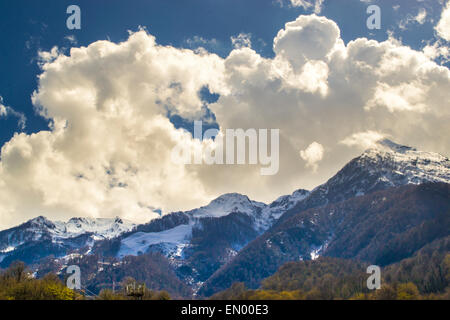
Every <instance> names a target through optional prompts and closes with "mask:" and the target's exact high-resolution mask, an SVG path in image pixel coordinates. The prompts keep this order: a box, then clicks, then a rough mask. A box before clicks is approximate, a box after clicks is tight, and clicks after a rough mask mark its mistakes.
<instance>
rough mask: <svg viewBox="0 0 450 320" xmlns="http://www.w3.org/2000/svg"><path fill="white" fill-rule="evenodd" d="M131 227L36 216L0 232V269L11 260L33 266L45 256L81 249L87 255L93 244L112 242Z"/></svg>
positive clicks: (126, 223)
mask: <svg viewBox="0 0 450 320" xmlns="http://www.w3.org/2000/svg"><path fill="white" fill-rule="evenodd" d="M134 227H135V224H134V223H131V222H129V221H124V220H122V219H120V218H118V217H117V218H113V219H107V218H99V219H92V218H72V219H70V220H69V221H67V222H61V221H55V222H53V221H50V220H48V219H46V218H45V217H42V216H40V217H37V218H34V219H31V220H29V221H27V222H25V223H23V224H21V225H19V226H17V227H14V228H11V229H8V230H4V231H1V232H0V265H3V266H7V265H9V263H11V262H12V261H14V260H22V261H24V262H26V263H35V262H37V261H38V260H39V259H41V258H43V257H46V256H49V255H54V256H56V257H59V256H64V255H66V254H68V253H70V252H71V251H73V250H76V249H82V248H84V250H85V252H89V250H90V248H91V247H92V245H93V244H94V242H95V241H98V240H101V239H111V238H115V237H117V236H119V235H120V234H122V233H124V232H126V231H129V230H131V229H133V228H134Z"/></svg>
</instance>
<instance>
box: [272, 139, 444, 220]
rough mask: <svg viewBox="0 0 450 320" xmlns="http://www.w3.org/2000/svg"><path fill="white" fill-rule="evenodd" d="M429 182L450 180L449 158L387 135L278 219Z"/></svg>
mask: <svg viewBox="0 0 450 320" xmlns="http://www.w3.org/2000/svg"><path fill="white" fill-rule="evenodd" d="M426 182H445V183H450V160H449V159H448V158H447V157H444V156H442V155H440V154H438V153H433V152H425V151H418V150H417V149H415V148H412V147H408V146H402V145H399V144H396V143H394V142H392V141H390V140H388V139H385V140H382V141H380V142H378V144H377V146H376V147H375V148H371V149H368V150H366V151H365V152H364V153H363V154H362V155H361V156H359V157H357V158H355V159H353V160H351V161H350V162H349V163H348V164H346V165H345V166H344V167H343V168H342V169H341V170H340V171H339V172H338V173H337V174H336V175H335V176H333V177H332V178H331V179H329V180H328V181H327V182H326V183H324V184H322V185H320V186H318V187H317V188H315V189H314V190H313V191H312V192H311V194H310V195H309V196H308V197H307V198H305V199H304V201H301V202H299V203H298V204H297V205H295V206H293V207H292V209H290V210H287V211H286V213H284V214H283V216H282V218H281V219H280V221H279V222H281V221H282V220H284V219H287V218H288V217H290V216H291V215H292V214H296V213H298V212H300V211H303V210H306V209H309V208H314V207H318V206H322V205H326V204H328V203H333V202H339V201H342V200H345V199H349V198H352V197H356V196H361V195H364V194H368V193H370V192H373V191H378V190H385V189H388V188H391V187H398V186H403V185H406V184H421V183H426Z"/></svg>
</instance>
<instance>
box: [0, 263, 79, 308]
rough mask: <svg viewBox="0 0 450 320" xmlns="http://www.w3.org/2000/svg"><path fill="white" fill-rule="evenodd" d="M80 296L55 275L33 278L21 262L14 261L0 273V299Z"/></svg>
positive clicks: (69, 297)
mask: <svg viewBox="0 0 450 320" xmlns="http://www.w3.org/2000/svg"><path fill="white" fill-rule="evenodd" d="M81 298H82V296H81V295H80V294H78V293H76V292H75V291H73V290H71V289H69V288H67V287H66V286H65V285H64V284H63V283H62V282H61V281H60V280H59V278H58V277H57V276H56V275H52V274H48V275H46V276H44V277H43V278H42V279H34V278H33V277H32V275H31V273H30V271H29V270H28V269H27V267H26V266H25V264H24V263H23V262H14V263H13V264H12V265H11V266H10V267H9V268H8V269H6V270H5V271H3V272H2V273H1V274H0V300H75V299H81Z"/></svg>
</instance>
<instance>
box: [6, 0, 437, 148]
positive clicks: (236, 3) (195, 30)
mask: <svg viewBox="0 0 450 320" xmlns="http://www.w3.org/2000/svg"><path fill="white" fill-rule="evenodd" d="M371 3H373V4H377V5H379V6H380V8H381V10H382V28H381V30H372V31H371V30H368V29H367V28H366V19H367V17H368V15H367V14H366V13H365V9H366V8H367V6H368V5H369V4H368V3H365V2H362V1H360V0H339V1H331V0H328V1H325V2H324V4H323V8H322V11H321V13H320V15H324V16H326V17H328V18H330V19H332V20H334V21H335V22H337V24H338V25H339V27H340V29H341V33H342V34H341V36H342V39H343V40H344V41H345V42H348V41H350V40H353V39H356V38H358V37H368V38H373V39H376V40H379V41H382V40H385V39H386V38H387V37H388V31H393V32H394V35H395V37H397V38H400V39H402V41H403V42H404V43H405V44H407V45H409V46H410V47H412V48H414V49H420V48H422V47H423V46H424V45H425V43H424V40H432V39H434V30H433V26H434V25H435V23H436V21H437V20H438V19H439V16H440V14H441V11H442V4H440V3H439V1H428V2H422V1H413V0H397V1H395V0H394V1H392V0H384V1H381V0H380V1H372V2H371ZM71 4H77V5H79V6H80V8H81V12H82V28H81V30H75V31H71V30H68V29H67V28H66V19H67V17H68V15H67V14H66V8H67V7H68V6H69V5H71ZM396 5H400V7H399V8H398V9H397V10H394V7H395V6H396ZM420 8H426V10H427V19H426V22H425V23H423V24H418V23H414V22H411V23H410V24H409V25H407V28H406V29H405V30H402V29H400V28H399V24H400V22H401V21H402V20H405V19H407V17H408V16H415V15H417V13H418V11H419V9H420ZM311 11H312V10H311V9H310V10H305V9H304V8H302V7H293V6H292V5H290V4H289V2H288V0H284V1H283V2H279V1H275V0H245V1H244V0H191V1H185V0H170V1H167V0H131V1H124V0H94V1H92V0H85V1H79V0H78V1H75V0H71V1H66V0H58V1H52V0H33V1H28V0H14V1H2V2H1V3H0V13H1V15H2V19H0V39H1V43H2V47H3V48H4V50H1V51H0V70H1V74H2V77H0V96H1V97H3V103H4V104H5V105H8V106H11V107H12V108H13V109H14V110H16V111H17V112H21V113H23V114H24V115H25V117H26V119H27V122H26V127H25V129H24V131H25V132H26V133H32V132H38V131H40V130H45V129H47V128H48V124H47V121H46V120H45V119H43V118H42V117H39V116H36V115H35V112H34V110H33V106H32V104H31V100H30V96H31V94H32V92H33V91H34V90H36V88H37V76H38V75H39V74H40V73H41V70H40V69H39V67H38V64H37V52H38V51H39V50H43V51H49V50H50V49H51V48H52V47H53V46H58V47H59V48H66V49H67V48H70V47H71V46H87V45H89V44H90V43H92V42H94V41H96V40H102V39H110V40H111V41H114V42H120V41H124V40H126V39H127V37H128V30H133V31H136V30H137V29H138V27H139V26H144V27H146V28H147V30H148V31H149V32H150V33H151V34H153V35H155V36H156V37H157V41H158V43H160V44H163V45H172V46H175V47H185V48H195V47H196V46H199V45H201V46H203V47H205V48H206V49H207V50H208V51H210V52H215V53H217V54H219V55H220V56H222V57H226V56H227V55H228V53H229V52H230V51H231V50H232V49H233V46H232V43H231V41H230V37H232V36H237V35H238V34H239V33H250V34H251V39H252V47H253V48H254V49H255V50H256V51H257V52H258V53H260V54H261V55H262V56H269V57H270V56H273V50H272V41H273V38H274V37H275V36H276V34H277V32H278V30H280V29H281V28H282V27H283V26H284V24H285V23H286V22H288V21H291V20H294V19H295V18H296V17H297V16H298V15H299V14H302V13H311ZM68 36H75V39H76V43H73V42H71V41H69V40H68V39H67V38H66V37H68ZM17 122H18V119H17V118H16V117H14V116H10V117H8V118H6V119H5V118H2V119H0V145H3V144H4V143H5V142H6V141H8V140H9V139H10V138H11V137H12V135H13V134H14V132H18V131H21V129H20V128H19V127H18V123H17Z"/></svg>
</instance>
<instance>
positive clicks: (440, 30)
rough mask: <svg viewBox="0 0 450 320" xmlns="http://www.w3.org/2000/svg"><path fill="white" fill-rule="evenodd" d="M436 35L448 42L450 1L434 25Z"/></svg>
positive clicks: (449, 38) (449, 35) (449, 33)
mask: <svg viewBox="0 0 450 320" xmlns="http://www.w3.org/2000/svg"><path fill="white" fill-rule="evenodd" d="M436 31H437V34H438V35H439V36H440V37H441V38H442V39H445V40H447V41H450V1H447V6H446V7H445V8H444V10H443V11H442V15H441V19H440V20H439V23H438V24H437V25H436Z"/></svg>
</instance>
